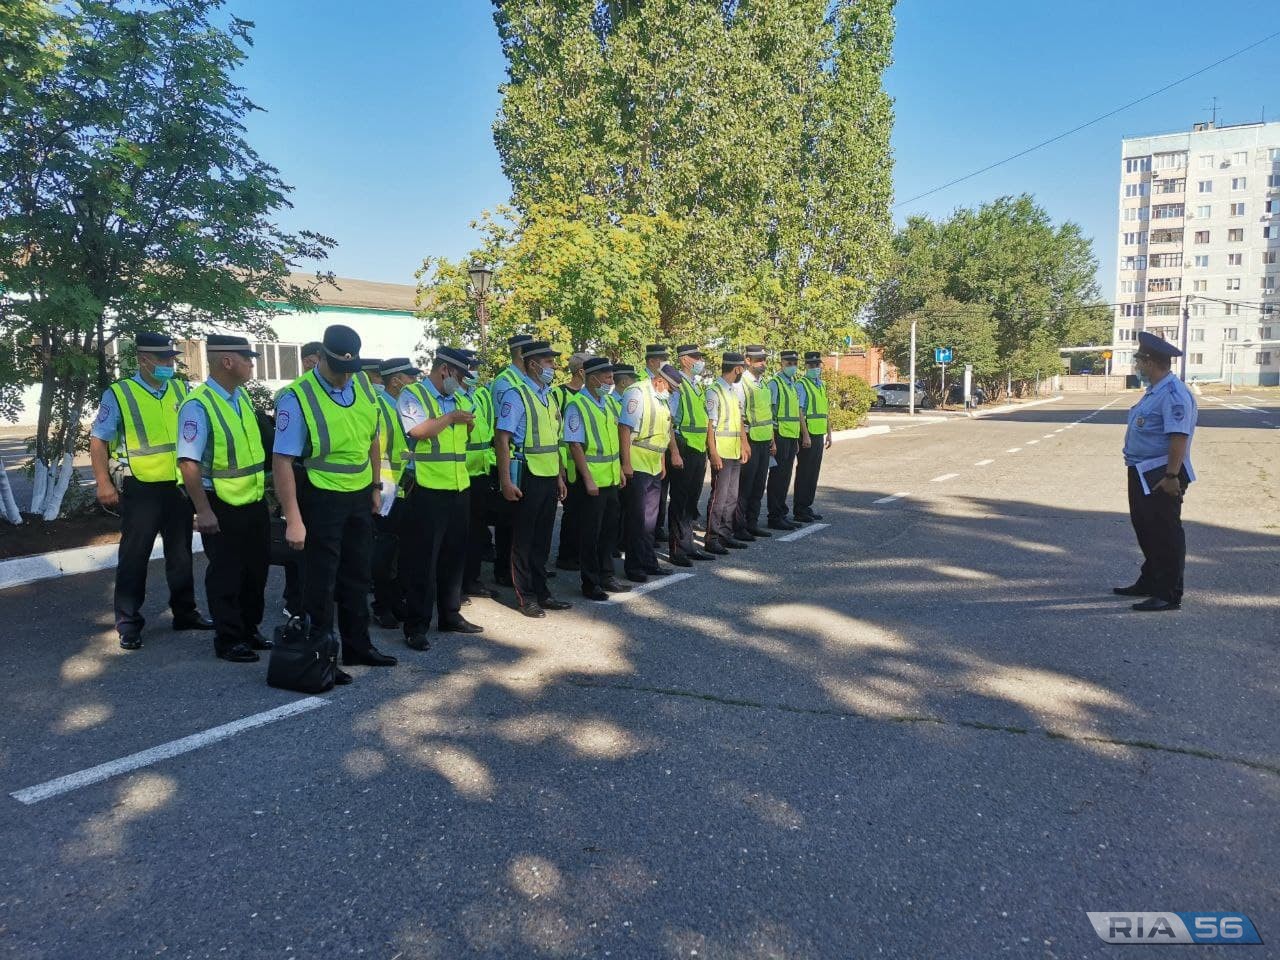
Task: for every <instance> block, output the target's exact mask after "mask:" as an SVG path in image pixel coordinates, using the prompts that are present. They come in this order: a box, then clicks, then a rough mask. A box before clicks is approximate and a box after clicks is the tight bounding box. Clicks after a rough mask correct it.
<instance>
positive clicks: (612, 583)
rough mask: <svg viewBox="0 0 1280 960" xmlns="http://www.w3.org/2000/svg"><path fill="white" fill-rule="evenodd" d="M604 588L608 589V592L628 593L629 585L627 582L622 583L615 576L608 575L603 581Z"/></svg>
mask: <svg viewBox="0 0 1280 960" xmlns="http://www.w3.org/2000/svg"><path fill="white" fill-rule="evenodd" d="M604 588H605V589H606V590H608V591H609V592H610V593H630V592H631V585H630V584H629V583H623V582H622V581H621V580H619V579H618V578H617V577H610V578H609V579H608V580H606V581H605V582H604Z"/></svg>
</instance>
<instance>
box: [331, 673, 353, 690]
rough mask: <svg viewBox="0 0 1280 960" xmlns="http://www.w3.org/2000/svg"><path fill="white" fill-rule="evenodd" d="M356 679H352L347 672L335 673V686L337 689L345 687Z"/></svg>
mask: <svg viewBox="0 0 1280 960" xmlns="http://www.w3.org/2000/svg"><path fill="white" fill-rule="evenodd" d="M354 679H355V678H354V677H352V676H351V674H349V673H347V671H345V670H334V671H333V685H334V686H335V687H345V686H346V685H347V684H348V683H350V682H351V681H352V680H354Z"/></svg>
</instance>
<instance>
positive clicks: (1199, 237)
mask: <svg viewBox="0 0 1280 960" xmlns="http://www.w3.org/2000/svg"><path fill="white" fill-rule="evenodd" d="M1195 241H1196V243H1208V242H1209V231H1208V230H1197V231H1196V236H1195Z"/></svg>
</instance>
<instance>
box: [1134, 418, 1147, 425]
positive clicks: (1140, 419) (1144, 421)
mask: <svg viewBox="0 0 1280 960" xmlns="http://www.w3.org/2000/svg"><path fill="white" fill-rule="evenodd" d="M1146 422H1147V418H1146V417H1139V418H1138V419H1137V420H1135V421H1134V423H1136V424H1137V425H1138V426H1140V427H1141V426H1145V425H1146Z"/></svg>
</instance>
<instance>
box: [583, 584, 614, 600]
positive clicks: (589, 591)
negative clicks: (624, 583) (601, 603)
mask: <svg viewBox="0 0 1280 960" xmlns="http://www.w3.org/2000/svg"><path fill="white" fill-rule="evenodd" d="M582 595H583V596H584V597H586V598H587V599H588V600H608V599H609V595H608V594H607V593H605V592H604V591H603V590H602V589H600V588H599V587H583V588H582Z"/></svg>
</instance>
